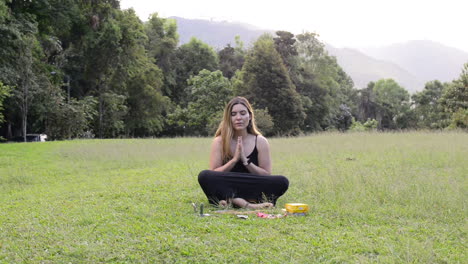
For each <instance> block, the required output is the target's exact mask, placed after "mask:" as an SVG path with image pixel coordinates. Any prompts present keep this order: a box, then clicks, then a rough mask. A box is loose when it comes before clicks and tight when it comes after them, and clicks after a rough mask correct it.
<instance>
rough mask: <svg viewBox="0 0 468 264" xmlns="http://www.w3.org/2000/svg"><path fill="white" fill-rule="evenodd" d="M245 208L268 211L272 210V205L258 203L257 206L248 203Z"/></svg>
mask: <svg viewBox="0 0 468 264" xmlns="http://www.w3.org/2000/svg"><path fill="white" fill-rule="evenodd" d="M245 208H248V209H269V208H273V204H272V203H258V204H254V203H248V204H247V205H246V206H245Z"/></svg>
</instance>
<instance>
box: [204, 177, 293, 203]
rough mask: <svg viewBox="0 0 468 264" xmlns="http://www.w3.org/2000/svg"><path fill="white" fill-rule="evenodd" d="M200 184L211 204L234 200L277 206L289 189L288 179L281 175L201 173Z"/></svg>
mask: <svg viewBox="0 0 468 264" xmlns="http://www.w3.org/2000/svg"><path fill="white" fill-rule="evenodd" d="M198 183H200V186H201V188H202V189H203V192H205V194H206V197H208V201H209V202H210V203H211V204H218V203H219V201H220V200H228V199H232V198H243V199H245V200H247V201H254V202H271V203H273V204H276V200H277V199H278V198H279V197H280V196H281V195H283V194H284V193H285V192H286V191H287V190H288V187H289V181H288V179H287V178H286V177H284V176H280V175H268V176H265V175H255V174H250V173H241V172H218V171H210V170H204V171H202V172H200V174H199V175H198Z"/></svg>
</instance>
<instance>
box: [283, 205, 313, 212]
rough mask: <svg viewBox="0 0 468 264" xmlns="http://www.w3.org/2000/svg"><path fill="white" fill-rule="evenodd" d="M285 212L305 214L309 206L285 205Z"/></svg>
mask: <svg viewBox="0 0 468 264" xmlns="http://www.w3.org/2000/svg"><path fill="white" fill-rule="evenodd" d="M286 211H288V213H292V214H294V213H307V212H308V211H309V205H307V204H303V203H287V204H286Z"/></svg>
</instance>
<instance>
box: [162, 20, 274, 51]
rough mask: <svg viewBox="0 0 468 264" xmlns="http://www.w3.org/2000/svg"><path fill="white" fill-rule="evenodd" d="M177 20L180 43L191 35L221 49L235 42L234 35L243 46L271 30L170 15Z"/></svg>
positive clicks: (183, 42) (186, 40)
mask: <svg viewBox="0 0 468 264" xmlns="http://www.w3.org/2000/svg"><path fill="white" fill-rule="evenodd" d="M170 18H172V19H175V20H176V21H177V31H178V32H179V36H180V44H185V43H187V42H189V41H190V39H191V38H192V37H196V38H198V39H200V40H202V41H203V42H205V43H207V44H209V45H210V46H212V47H214V48H215V49H217V50H220V49H223V48H224V47H225V46H226V45H227V44H228V43H229V44H231V46H234V44H235V41H234V39H235V37H236V36H240V37H241V40H242V41H243V42H244V45H245V47H248V46H249V44H251V43H252V42H254V41H255V40H256V39H257V38H258V37H259V36H261V35H262V34H264V33H266V32H269V33H272V34H273V33H274V32H273V31H268V30H261V29H257V28H255V27H254V26H251V25H247V24H241V23H231V22H226V21H222V22H219V21H209V20H202V19H186V18H181V17H170Z"/></svg>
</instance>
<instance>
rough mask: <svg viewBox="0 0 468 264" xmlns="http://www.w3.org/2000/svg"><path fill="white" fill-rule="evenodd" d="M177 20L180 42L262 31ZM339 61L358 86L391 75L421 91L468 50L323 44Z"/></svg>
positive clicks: (251, 36) (457, 69)
mask: <svg viewBox="0 0 468 264" xmlns="http://www.w3.org/2000/svg"><path fill="white" fill-rule="evenodd" d="M171 18H173V19H175V20H176V21H177V27H178V32H179V35H180V44H184V43H187V42H189V41H190V38H192V37H196V38H198V39H200V40H202V41H203V42H205V43H207V44H209V45H211V46H213V47H214V48H215V49H217V50H219V49H222V48H223V47H225V46H226V45H227V44H228V43H230V44H231V45H234V38H235V36H237V35H239V36H240V37H241V40H242V41H243V42H244V44H245V46H246V47H248V46H249V44H251V43H252V42H254V41H255V40H256V39H257V38H258V37H259V36H260V35H262V34H263V33H266V32H268V33H271V34H272V35H273V34H274V31H273V30H262V29H258V28H255V27H254V26H251V25H247V24H241V23H231V22H225V21H224V22H218V21H209V20H201V19H185V18H180V17H171ZM326 48H327V50H328V51H329V53H330V54H331V55H333V56H336V58H337V61H338V63H339V64H340V65H341V67H343V69H344V70H345V72H346V73H347V74H348V75H349V76H351V78H352V79H353V81H354V83H355V86H356V87H357V88H363V87H366V86H367V84H368V83H369V82H370V81H377V80H379V79H382V78H392V79H394V80H395V81H397V82H398V83H399V84H400V85H402V86H403V87H405V89H407V90H408V91H409V92H415V91H420V90H422V89H423V88H424V84H425V83H426V82H428V81H432V80H435V79H437V80H440V81H452V80H453V79H456V78H458V76H459V75H460V73H461V69H462V66H463V64H464V63H466V62H468V53H466V52H463V51H461V50H458V49H455V48H451V47H447V46H444V45H442V44H439V43H436V42H432V41H410V42H407V43H402V44H395V45H391V46H388V47H383V48H363V49H359V50H357V49H350V48H345V49H337V48H334V47H333V46H331V45H326Z"/></svg>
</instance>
